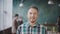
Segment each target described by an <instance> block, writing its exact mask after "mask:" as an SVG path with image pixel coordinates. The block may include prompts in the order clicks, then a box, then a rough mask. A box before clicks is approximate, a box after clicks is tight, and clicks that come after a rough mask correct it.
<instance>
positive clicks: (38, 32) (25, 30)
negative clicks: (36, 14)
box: [17, 23, 46, 34]
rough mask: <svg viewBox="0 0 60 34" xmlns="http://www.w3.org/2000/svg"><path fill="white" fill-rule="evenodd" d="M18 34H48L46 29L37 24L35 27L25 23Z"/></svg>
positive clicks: (18, 30)
mask: <svg viewBox="0 0 60 34" xmlns="http://www.w3.org/2000/svg"><path fill="white" fill-rule="evenodd" d="M17 34H46V29H45V28H44V27H40V24H37V23H36V25H35V26H33V27H31V26H30V24H29V23H25V24H22V25H20V26H19V27H18V29H17Z"/></svg>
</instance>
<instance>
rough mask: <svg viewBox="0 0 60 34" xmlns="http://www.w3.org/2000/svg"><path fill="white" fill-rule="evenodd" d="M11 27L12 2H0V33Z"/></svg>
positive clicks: (2, 0) (4, 0)
mask: <svg viewBox="0 0 60 34" xmlns="http://www.w3.org/2000/svg"><path fill="white" fill-rule="evenodd" d="M10 27H12V0H0V31H1V30H4V29H7V28H10Z"/></svg>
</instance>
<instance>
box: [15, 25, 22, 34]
mask: <svg viewBox="0 0 60 34" xmlns="http://www.w3.org/2000/svg"><path fill="white" fill-rule="evenodd" d="M16 34H21V26H19V27H18V29H17V33H16Z"/></svg>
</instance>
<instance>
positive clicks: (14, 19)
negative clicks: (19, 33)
mask: <svg viewBox="0 0 60 34" xmlns="http://www.w3.org/2000/svg"><path fill="white" fill-rule="evenodd" d="M18 16H19V15H18V14H15V16H14V18H13V23H12V34H16V30H17V28H18V22H17V19H18Z"/></svg>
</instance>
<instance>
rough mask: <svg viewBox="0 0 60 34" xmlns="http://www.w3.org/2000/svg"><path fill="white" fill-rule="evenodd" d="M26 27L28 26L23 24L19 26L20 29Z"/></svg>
mask: <svg viewBox="0 0 60 34" xmlns="http://www.w3.org/2000/svg"><path fill="white" fill-rule="evenodd" d="M26 26H27V23H23V24H21V25H19V26H18V29H20V28H23V27H26Z"/></svg>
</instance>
